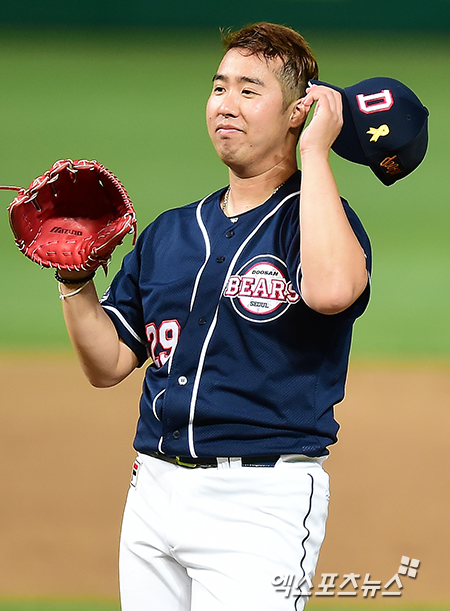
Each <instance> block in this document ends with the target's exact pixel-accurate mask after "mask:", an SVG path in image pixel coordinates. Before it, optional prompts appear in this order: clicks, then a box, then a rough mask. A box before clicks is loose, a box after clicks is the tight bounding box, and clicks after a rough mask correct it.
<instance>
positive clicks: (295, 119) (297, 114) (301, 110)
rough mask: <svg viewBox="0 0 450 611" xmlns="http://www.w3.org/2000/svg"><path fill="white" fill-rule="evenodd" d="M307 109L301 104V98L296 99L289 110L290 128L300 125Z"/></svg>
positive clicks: (303, 120) (306, 114)
mask: <svg viewBox="0 0 450 611" xmlns="http://www.w3.org/2000/svg"><path fill="white" fill-rule="evenodd" d="M307 116H308V110H307V108H305V106H304V104H303V98H300V99H299V100H297V101H296V102H295V103H294V105H293V107H292V110H291V116H290V122H291V127H292V128H294V129H295V128H297V127H301V126H302V125H303V123H304V122H305V121H306V117H307Z"/></svg>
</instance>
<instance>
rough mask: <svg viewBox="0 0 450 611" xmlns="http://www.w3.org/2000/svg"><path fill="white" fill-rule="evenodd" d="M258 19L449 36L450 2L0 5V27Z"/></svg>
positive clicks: (94, 0)
mask: <svg viewBox="0 0 450 611" xmlns="http://www.w3.org/2000/svg"><path fill="white" fill-rule="evenodd" d="M256 20H258V21H260V20H266V21H275V22H279V23H286V21H288V22H289V23H288V25H290V26H291V27H297V28H302V29H303V30H304V29H305V27H306V28H308V29H312V28H314V29H325V30H370V31H377V30H378V31H384V32H385V31H386V30H389V31H394V30H395V31H408V30H420V31H446V30H448V29H450V0H427V1H426V2H424V1H423V0H409V1H408V0H390V1H389V0H388V1H383V2H381V1H380V0H365V1H363V0H246V1H245V2H242V0H228V1H227V2H226V3H218V2H217V3H216V2H214V1H213V2H211V0H166V1H165V2H155V1H154V0H153V1H151V0H150V1H149V0H134V2H132V3H129V2H125V1H124V0H108V1H107V2H105V1H104V0H78V1H77V2H76V3H72V2H57V1H55V0H40V2H36V0H17V1H16V2H11V1H10V0H7V1H5V0H1V1H0V27H2V26H3V27H5V26H14V25H24V26H35V25H36V26H71V27H79V26H82V27H98V26H110V27H111V26H113V27H114V26H118V27H152V28H164V27H170V28H211V27H214V28H216V27H218V24H220V25H224V26H225V27H231V28H236V27H240V26H242V25H244V24H247V23H250V22H253V21H256Z"/></svg>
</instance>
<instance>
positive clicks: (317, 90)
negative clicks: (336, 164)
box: [300, 85, 343, 154]
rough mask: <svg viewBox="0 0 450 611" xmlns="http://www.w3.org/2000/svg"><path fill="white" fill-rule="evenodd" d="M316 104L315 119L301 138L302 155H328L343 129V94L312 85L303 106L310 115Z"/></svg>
mask: <svg viewBox="0 0 450 611" xmlns="http://www.w3.org/2000/svg"><path fill="white" fill-rule="evenodd" d="M314 103H316V106H315V108H314V114H313V118H312V120H311V122H310V123H309V125H308V126H307V127H306V128H305V129H304V130H303V133H302V135H301V138H300V153H301V154H305V153H308V152H310V151H318V152H324V153H326V154H328V152H329V150H330V148H331V145H332V144H333V142H334V141H335V140H336V138H337V137H338V135H339V133H340V131H341V129H342V124H343V118H342V98H341V94H340V93H339V92H338V91H335V90H334V89H331V88H330V87H326V86H324V85H312V87H308V89H307V90H306V96H305V97H304V98H303V99H302V104H303V106H304V107H305V109H306V111H307V112H308V113H309V111H310V110H311V107H312V106H313V104H314Z"/></svg>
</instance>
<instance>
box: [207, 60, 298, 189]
mask: <svg viewBox="0 0 450 611" xmlns="http://www.w3.org/2000/svg"><path fill="white" fill-rule="evenodd" d="M279 67H281V60H274V61H270V63H268V62H267V61H266V60H265V59H264V58H262V59H260V58H259V57H258V56H256V55H244V54H243V52H242V50H238V49H231V50H230V51H228V52H227V53H226V54H225V56H224V58H223V60H222V62H221V64H220V66H219V69H218V71H217V74H216V75H215V76H214V80H213V90H212V92H211V95H210V97H209V99H208V103H207V106H206V121H207V126H208V132H209V135H210V138H211V140H212V142H213V144H214V147H215V149H216V151H217V153H218V155H219V157H220V158H221V159H222V161H223V162H224V163H225V164H226V165H228V166H229V167H230V168H231V169H232V170H233V171H235V172H236V173H237V174H238V175H240V176H243V177H248V176H256V175H259V174H261V173H262V172H265V171H267V170H269V169H270V168H271V167H274V166H275V165H277V164H278V163H280V161H281V160H282V159H283V158H284V157H285V156H286V155H287V154H292V139H289V140H288V139H287V134H288V132H289V129H290V115H291V107H289V108H288V109H287V111H285V112H283V95H282V91H281V86H280V83H279V81H278V79H277V77H276V76H275V70H276V69H277V68H279Z"/></svg>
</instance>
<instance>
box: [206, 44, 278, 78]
mask: <svg viewBox="0 0 450 611" xmlns="http://www.w3.org/2000/svg"><path fill="white" fill-rule="evenodd" d="M281 67H282V61H281V59H279V58H276V59H265V58H264V57H260V56H259V55H250V54H248V53H247V52H246V51H245V49H230V50H229V51H227V52H226V53H225V55H224V57H223V59H222V61H221V62H220V65H219V68H218V70H217V74H216V75H215V78H216V77H218V76H219V77H220V76H224V77H226V78H229V79H238V80H239V79H242V78H257V79H259V80H260V81H262V83H263V84H264V85H270V84H274V83H276V84H278V80H277V78H276V75H275V72H276V70H278V69H279V68H281Z"/></svg>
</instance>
